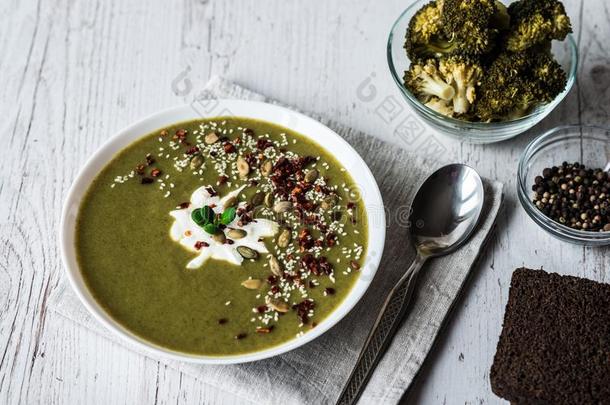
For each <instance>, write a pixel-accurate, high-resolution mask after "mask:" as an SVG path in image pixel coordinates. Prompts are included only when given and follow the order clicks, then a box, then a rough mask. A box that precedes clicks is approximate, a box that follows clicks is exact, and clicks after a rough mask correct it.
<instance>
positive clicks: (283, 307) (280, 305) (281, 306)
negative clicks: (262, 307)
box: [265, 296, 290, 312]
mask: <svg viewBox="0 0 610 405" xmlns="http://www.w3.org/2000/svg"><path fill="white" fill-rule="evenodd" d="M265 301H266V302H267V305H269V306H270V307H271V309H273V310H275V311H277V312H288V311H289V310H290V306H288V303H286V302H285V301H280V300H277V299H275V298H271V297H269V296H267V297H266V298H265Z"/></svg>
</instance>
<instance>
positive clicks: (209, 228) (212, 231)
mask: <svg viewBox="0 0 610 405" xmlns="http://www.w3.org/2000/svg"><path fill="white" fill-rule="evenodd" d="M203 230H204V231H206V232H207V233H209V234H210V235H214V234H215V233H216V232H217V231H218V227H217V226H216V225H214V224H211V223H210V224H205V225H204V226H203Z"/></svg>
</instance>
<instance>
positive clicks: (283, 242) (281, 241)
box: [277, 228, 292, 248]
mask: <svg viewBox="0 0 610 405" xmlns="http://www.w3.org/2000/svg"><path fill="white" fill-rule="evenodd" d="M291 239H292V233H291V232H290V229H286V228H284V229H282V232H280V235H279V236H278V237H277V245H278V246H279V247H281V248H285V247H288V245H289V244H290V241H291Z"/></svg>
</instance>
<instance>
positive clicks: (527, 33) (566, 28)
mask: <svg viewBox="0 0 610 405" xmlns="http://www.w3.org/2000/svg"><path fill="white" fill-rule="evenodd" d="M508 13H509V15H510V22H511V24H510V29H509V33H508V35H507V37H506V44H507V48H508V49H509V50H511V51H513V52H518V51H522V50H525V49H527V48H530V47H532V46H535V45H539V44H541V43H544V42H550V41H551V40H553V39H557V40H564V39H565V37H566V35H568V34H569V33H570V32H572V26H571V24H570V18H569V17H568V15H567V14H566V11H565V8H564V7H563V4H562V3H561V2H560V1H558V0H520V1H516V2H514V3H511V4H510V5H509V6H508Z"/></svg>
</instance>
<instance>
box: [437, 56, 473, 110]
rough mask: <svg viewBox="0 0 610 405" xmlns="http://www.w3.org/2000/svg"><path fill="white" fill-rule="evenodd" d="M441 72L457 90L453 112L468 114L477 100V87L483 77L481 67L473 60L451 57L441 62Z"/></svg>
mask: <svg viewBox="0 0 610 405" xmlns="http://www.w3.org/2000/svg"><path fill="white" fill-rule="evenodd" d="M439 70H440V72H441V73H442V75H443V77H444V78H445V81H446V82H448V83H450V84H451V86H452V87H453V88H454V89H455V95H454V96H453V99H452V101H453V111H454V112H455V113H456V114H466V113H467V112H468V111H469V109H470V106H471V104H473V103H474V102H475V99H476V87H477V86H478V85H479V81H480V79H481V76H482V75H483V69H482V68H481V65H479V63H478V62H477V61H475V60H473V59H471V58H467V57H458V56H451V57H449V58H445V59H441V60H440V62H439Z"/></svg>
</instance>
